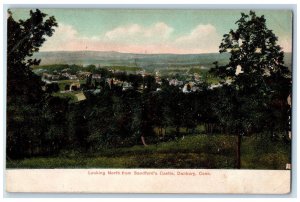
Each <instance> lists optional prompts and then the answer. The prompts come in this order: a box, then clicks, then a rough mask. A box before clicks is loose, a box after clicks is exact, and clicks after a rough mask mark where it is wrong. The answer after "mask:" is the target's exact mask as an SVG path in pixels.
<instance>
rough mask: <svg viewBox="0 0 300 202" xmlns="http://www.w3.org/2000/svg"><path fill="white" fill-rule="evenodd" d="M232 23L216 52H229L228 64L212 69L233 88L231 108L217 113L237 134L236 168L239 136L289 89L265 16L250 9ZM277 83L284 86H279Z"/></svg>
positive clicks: (277, 46)
mask: <svg viewBox="0 0 300 202" xmlns="http://www.w3.org/2000/svg"><path fill="white" fill-rule="evenodd" d="M236 24H237V25H238V28H237V29H236V30H235V31H234V30H230V31H229V33H228V34H224V35H223V40H222V43H221V44H220V46H219V48H220V50H219V52H220V53H224V52H229V53H230V59H229V63H228V64H226V65H224V66H219V65H218V63H217V62H216V63H215V65H216V67H215V68H214V69H212V72H213V73H215V74H216V75H217V76H219V77H220V78H222V79H223V82H224V85H228V83H230V84H229V85H230V86H231V88H232V89H233V91H232V90H231V92H232V93H231V94H230V95H229V96H230V99H229V100H230V102H231V104H230V106H231V108H230V109H227V110H225V111H224V112H223V113H219V115H220V117H221V116H225V117H228V113H229V115H230V119H231V120H230V121H228V122H227V124H228V126H229V127H231V128H233V129H234V130H233V131H235V133H236V135H237V161H236V162H237V164H236V167H237V168H240V167H241V155H240V151H241V141H242V135H243V134H245V133H247V131H249V130H252V129H253V128H255V127H257V125H259V124H260V123H263V122H266V119H267V113H265V112H267V111H268V109H270V106H271V105H272V102H273V101H274V97H275V96H277V95H280V96H279V97H281V98H282V97H284V96H286V95H287V93H288V92H284V90H286V89H289V88H290V78H289V70H288V68H287V67H286V66H284V61H283V58H284V52H283V51H282V48H281V47H280V46H279V45H277V40H278V38H277V37H276V36H275V34H274V33H273V32H272V30H270V29H268V28H267V26H266V19H265V17H264V16H257V15H256V14H255V12H253V11H250V13H249V14H245V13H241V18H240V19H239V20H238V21H237V22H236ZM225 82H227V84H226V83H225ZM278 82H280V83H281V84H282V85H284V86H285V88H283V89H282V88H279V86H278V85H277V83H278ZM286 97H287V96H286ZM227 100H228V99H227ZM268 121H270V120H268Z"/></svg>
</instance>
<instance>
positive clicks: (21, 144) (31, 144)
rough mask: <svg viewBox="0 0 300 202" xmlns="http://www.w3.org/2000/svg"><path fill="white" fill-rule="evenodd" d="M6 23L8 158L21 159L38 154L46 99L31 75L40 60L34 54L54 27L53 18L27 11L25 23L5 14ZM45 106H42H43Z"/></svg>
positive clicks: (10, 14)
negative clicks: (33, 66) (32, 68)
mask: <svg viewBox="0 0 300 202" xmlns="http://www.w3.org/2000/svg"><path fill="white" fill-rule="evenodd" d="M8 15H9V16H8V19H7V156H8V157H12V158H20V157H24V156H26V155H27V156H28V155H31V154H33V153H40V151H38V150H39V148H41V140H42V139H43V138H42V137H41V136H42V134H43V133H44V132H45V131H44V128H45V125H44V124H43V123H45V120H46V119H47V118H45V117H44V119H42V118H41V117H43V113H42V111H41V109H42V108H43V106H44V105H45V104H46V103H44V102H43V98H44V97H47V96H45V95H47V94H45V92H44V91H43V90H42V85H43V82H42V81H41V79H40V77H39V76H37V75H35V74H34V73H33V72H32V71H31V66H32V65H38V64H39V62H40V61H39V60H36V59H31V58H30V57H31V56H32V55H33V53H34V52H37V51H38V50H39V47H40V46H41V45H42V44H43V43H44V42H45V40H46V39H45V36H51V35H52V33H53V32H54V29H53V27H55V26H57V23H56V20H55V18H54V17H53V16H52V17H49V18H48V19H45V17H46V16H47V15H46V14H44V13H42V12H41V11H40V10H36V11H30V17H29V18H28V19H27V20H19V21H15V20H14V18H13V14H12V12H11V11H10V10H8ZM43 103H44V104H43Z"/></svg>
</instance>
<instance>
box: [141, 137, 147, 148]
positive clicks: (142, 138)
mask: <svg viewBox="0 0 300 202" xmlns="http://www.w3.org/2000/svg"><path fill="white" fill-rule="evenodd" d="M141 140H142V143H143V145H144V146H145V147H146V146H148V145H147V144H146V141H145V138H144V136H143V135H142V136H141Z"/></svg>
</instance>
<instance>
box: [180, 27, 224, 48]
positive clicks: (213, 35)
mask: <svg viewBox="0 0 300 202" xmlns="http://www.w3.org/2000/svg"><path fill="white" fill-rule="evenodd" d="M220 41H221V37H220V36H219V35H218V34H217V30H216V28H215V27H214V26H213V25H211V24H207V25H202V24H200V25H198V26H197V27H196V28H195V29H193V30H192V31H191V32H190V33H189V34H187V35H184V36H181V37H179V38H177V39H176V40H175V45H176V46H177V47H180V48H182V49H189V50H193V52H207V53H209V52H218V47H219V43H220Z"/></svg>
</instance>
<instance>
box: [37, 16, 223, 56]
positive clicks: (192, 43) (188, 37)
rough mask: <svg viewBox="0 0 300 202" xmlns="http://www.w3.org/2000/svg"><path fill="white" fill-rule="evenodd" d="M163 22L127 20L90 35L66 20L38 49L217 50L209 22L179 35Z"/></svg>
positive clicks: (173, 51) (217, 43) (216, 42)
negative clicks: (80, 31) (124, 23)
mask: <svg viewBox="0 0 300 202" xmlns="http://www.w3.org/2000/svg"><path fill="white" fill-rule="evenodd" d="M174 31H175V30H174V29H173V28H172V27H170V26H169V25H167V24H166V23H164V22H157V23H155V24H153V25H150V26H142V25H139V24H130V25H124V26H119V27H116V28H114V29H112V30H109V31H107V32H106V33H104V34H102V35H101V34H99V35H95V36H93V37H86V36H81V35H80V34H79V32H78V31H77V30H76V29H75V28H74V27H72V26H71V25H67V24H59V27H58V28H56V31H55V33H54V34H53V36H52V37H50V38H47V41H46V42H45V44H44V45H43V47H42V48H41V51H59V50H60V51H62V50H65V51H79V50H96V51H119V52H131V53H145V52H147V53H182V54H184V53H210V52H217V51H218V46H219V43H220V41H221V37H220V36H219V35H218V34H217V31H216V28H215V27H214V26H213V25H211V24H207V25H201V24H200V25H198V26H196V27H195V28H194V29H192V30H190V32H188V33H186V34H183V35H181V36H177V37H175V36H173V33H174Z"/></svg>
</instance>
